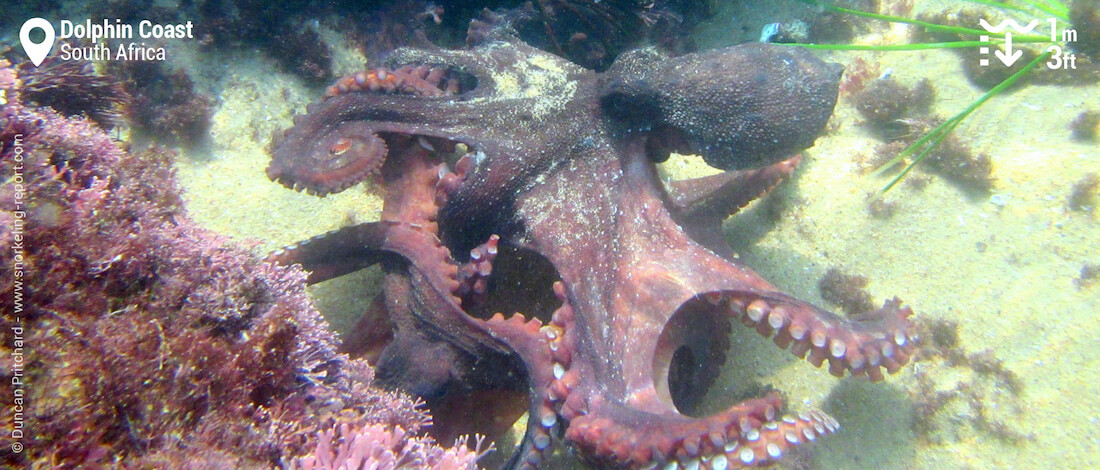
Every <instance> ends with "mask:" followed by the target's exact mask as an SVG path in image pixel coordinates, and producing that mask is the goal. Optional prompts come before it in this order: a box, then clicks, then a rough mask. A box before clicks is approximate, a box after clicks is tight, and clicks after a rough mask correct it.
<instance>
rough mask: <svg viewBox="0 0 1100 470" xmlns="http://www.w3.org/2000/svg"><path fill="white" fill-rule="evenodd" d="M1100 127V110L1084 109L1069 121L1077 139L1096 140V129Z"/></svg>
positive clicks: (1071, 130)
mask: <svg viewBox="0 0 1100 470" xmlns="http://www.w3.org/2000/svg"><path fill="white" fill-rule="evenodd" d="M1097 127H1100V112H1097V111H1082V112H1081V114H1078V115H1077V117H1075V118H1073V121H1071V122H1070V123H1069V129H1070V132H1072V133H1073V138H1074V139H1077V140H1096V129H1097Z"/></svg>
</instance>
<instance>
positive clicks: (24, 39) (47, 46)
mask: <svg viewBox="0 0 1100 470" xmlns="http://www.w3.org/2000/svg"><path fill="white" fill-rule="evenodd" d="M34 28H39V29H41V30H42V32H44V33H46V39H44V40H43V41H42V42H34V41H31V31H32V30H34ZM56 38H57V35H56V34H54V31H53V25H52V24H50V22H49V21H46V20H45V19H43V18H31V19H29V20H27V22H26V23H23V27H22V28H19V43H20V44H22V45H23V51H25V52H26V53H27V57H30V58H31V62H34V66H35V67H38V66H39V65H42V61H43V60H46V56H48V55H50V51H51V50H53V40H54V39H56Z"/></svg>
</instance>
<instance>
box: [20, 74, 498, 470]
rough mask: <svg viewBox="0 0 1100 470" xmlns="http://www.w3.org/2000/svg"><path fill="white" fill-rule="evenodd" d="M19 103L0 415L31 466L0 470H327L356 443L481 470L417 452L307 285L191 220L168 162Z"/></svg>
mask: <svg viewBox="0 0 1100 470" xmlns="http://www.w3.org/2000/svg"><path fill="white" fill-rule="evenodd" d="M12 96H13V95H11V94H8V95H7V97H8V103H7V104H5V105H4V106H3V107H2V108H0V243H2V244H3V245H4V249H3V251H2V252H0V305H3V317H2V318H0V358H2V359H0V363H2V364H0V365H2V366H3V367H2V368H0V375H2V377H0V379H2V380H4V382H5V383H13V379H18V382H19V383H20V384H21V385H20V390H22V392H21V393H22V395H21V399H22V402H21V405H20V406H21V407H20V408H18V409H16V408H15V407H14V406H12V403H7V402H5V403H4V405H3V406H0V422H3V423H5V424H6V425H8V426H11V427H14V426H16V424H13V423H18V425H19V426H20V427H21V429H19V431H21V434H22V439H21V443H22V444H23V445H25V448H23V449H21V452H13V451H12V450H11V449H9V448H8V446H5V447H4V448H3V450H0V466H4V467H16V468H106V467H112V468H113V467H119V466H121V467H127V468H280V467H286V466H288V465H294V464H297V466H299V467H302V468H307V467H309V468H325V467H324V466H323V465H319V464H318V462H323V461H324V460H323V459H324V457H321V454H322V453H323V452H319V451H322V450H324V449H330V450H333V449H335V450H338V449H342V448H344V447H346V446H347V444H348V443H352V444H355V448H356V449H370V448H373V449H379V451H378V452H375V453H371V454H369V455H368V456H366V457H362V456H359V457H362V458H360V463H362V464H363V465H362V466H364V467H369V468H375V466H376V465H378V466H380V467H381V468H385V467H386V464H385V462H406V463H408V465H405V464H401V465H399V466H400V467H401V468H472V467H473V466H474V464H473V462H474V461H475V460H476V459H477V456H478V454H477V452H476V451H474V450H470V449H468V448H467V447H465V446H464V445H458V446H455V447H454V448H452V449H450V450H445V449H443V448H440V447H438V446H437V445H436V444H434V443H433V442H432V441H430V440H428V439H427V438H422V437H419V436H418V433H422V432H423V431H424V427H425V425H426V423H428V422H429V421H430V420H429V417H428V416H427V415H426V413H425V412H424V411H422V410H421V409H420V408H419V406H418V404H417V403H416V402H413V401H412V400H411V399H409V398H408V397H406V396H404V395H400V394H397V393H393V392H387V391H382V390H379V389H377V388H375V387H373V386H372V385H371V382H372V380H373V370H372V369H371V368H370V367H369V366H368V365H367V364H366V363H365V362H362V361H359V360H354V361H352V360H348V359H347V357H346V356H343V355H340V354H337V353H336V352H335V349H336V339H335V336H334V335H333V334H332V333H331V332H330V330H329V329H328V326H327V324H326V323H325V321H324V320H323V319H322V318H321V317H320V315H319V314H318V313H317V311H316V310H315V309H314V308H313V306H312V305H311V303H310V300H309V298H308V295H307V293H306V291H305V283H304V280H305V274H304V273H303V271H302V270H301V269H300V268H297V267H281V266H275V265H272V264H269V263H265V262H262V261H259V260H258V259H257V256H255V255H254V254H253V253H251V252H250V251H249V250H248V249H246V248H242V247H240V246H239V245H237V244H235V243H234V242H233V241H231V240H230V239H228V238H226V237H223V236H220V235H217V234H215V233H213V232H210V231H208V230H205V229H203V228H201V227H199V226H197V225H196V224H195V223H193V222H192V221H191V220H190V219H189V218H188V217H187V214H186V211H185V209H184V208H183V205H182V201H181V199H180V197H179V192H178V189H177V188H176V186H175V182H174V176H173V169H172V165H171V162H170V158H171V155H170V154H169V153H168V152H165V151H160V150H146V151H141V152H134V153H130V152H126V151H124V150H122V149H120V148H119V147H118V146H117V145H116V143H115V142H112V141H111V140H110V138H109V137H108V136H107V135H106V134H105V133H104V132H103V131H102V130H100V129H99V128H97V127H96V126H95V125H93V124H92V123H91V122H89V121H87V120H85V119H83V118H79V117H73V118H65V117H62V116H61V115H59V114H57V113H55V112H53V111H51V110H48V109H32V108H28V107H25V106H23V105H22V104H20V103H18V102H16V101H15V100H13V99H12ZM5 400H10V398H6V399H5ZM17 412H18V413H19V415H18V416H16V413H17ZM334 430H338V431H339V433H338V434H335V433H334ZM353 430H354V433H355V435H356V437H354V438H352V437H351V435H352V434H353ZM11 431H15V429H14V428H13V429H5V430H3V432H4V434H5V435H6V436H7V435H9V434H11ZM349 439H352V440H350V441H349ZM372 440H377V442H373V441H372ZM368 441H371V442H368ZM460 444H461V443H460ZM342 446H343V447H342ZM330 453H331V452H330ZM357 458H358V457H357ZM372 459H377V461H375V460H372ZM305 462H313V464H312V466H307V465H305V464H304V463H305Z"/></svg>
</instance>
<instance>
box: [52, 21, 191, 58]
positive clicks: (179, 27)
mask: <svg viewBox="0 0 1100 470" xmlns="http://www.w3.org/2000/svg"><path fill="white" fill-rule="evenodd" d="M194 27H195V26H194V24H193V23H192V22H191V21H187V22H185V23H176V24H159V23H153V22H152V21H149V20H141V21H140V22H138V23H137V28H136V29H135V28H134V25H132V24H126V23H123V22H122V21H121V20H118V19H115V20H107V19H104V20H103V21H101V22H94V23H93V22H92V20H85V21H84V23H73V22H72V21H70V20H61V34H59V35H58V37H60V38H61V39H68V38H76V39H90V40H91V43H92V45H91V46H77V45H72V44H69V43H62V44H61V49H60V57H61V59H62V60H94V61H100V60H138V61H146V60H158V61H163V60H164V59H165V57H166V56H167V52H166V51H165V48H164V47H161V46H160V45H157V44H153V45H146V44H145V43H144V42H133V41H130V42H125V41H123V42H121V43H118V44H117V47H115V48H114V49H115V50H114V51H112V47H109V46H107V44H105V43H104V40H127V39H135V38H142V39H150V40H157V39H193V38H194ZM135 32H136V33H137V34H136V35H135Z"/></svg>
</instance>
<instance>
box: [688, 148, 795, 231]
mask: <svg viewBox="0 0 1100 470" xmlns="http://www.w3.org/2000/svg"><path fill="white" fill-rule="evenodd" d="M801 162H802V155H795V156H794V157H791V158H788V159H786V160H783V161H781V162H779V163H775V164H772V165H769V166H766V167H764V168H759V169H753V170H738V171H727V172H723V173H719V174H717V175H712V176H704V177H701V178H693V179H688V180H681V181H674V182H672V183H669V185H668V193H669V197H670V198H671V201H670V202H671V204H672V207H671V209H673V210H674V211H676V213H677V215H678V216H679V217H682V218H685V219H696V218H700V217H705V218H713V219H717V220H719V221H721V220H724V219H725V218H726V217H729V216H731V215H733V214H736V213H737V211H739V210H741V208H742V207H745V206H746V205H748V203H750V202H752V201H753V200H755V199H758V198H760V197H761V196H763V195H764V194H767V193H768V192H769V191H771V190H772V189H773V188H775V187H776V186H777V185H779V183H781V182H782V181H783V180H784V179H785V178H787V177H788V176H790V175H791V173H792V172H794V169H795V168H796V167H797V166H798V164H799V163H801Z"/></svg>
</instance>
